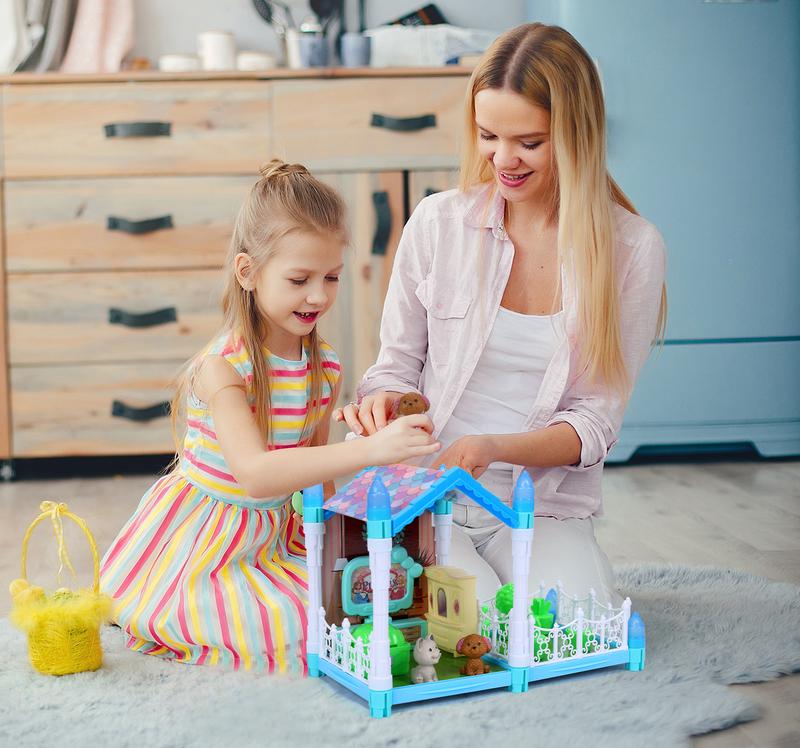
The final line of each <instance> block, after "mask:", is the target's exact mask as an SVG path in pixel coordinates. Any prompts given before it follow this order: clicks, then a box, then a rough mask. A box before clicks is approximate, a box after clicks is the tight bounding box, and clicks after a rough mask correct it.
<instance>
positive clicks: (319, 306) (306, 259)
mask: <svg viewBox="0 0 800 748" xmlns="http://www.w3.org/2000/svg"><path fill="white" fill-rule="evenodd" d="M343 255H344V243H343V241H342V237H341V235H340V234H338V233H334V234H321V233H317V232H311V231H293V232H291V233H290V234H288V235H286V236H285V237H284V238H283V239H281V242H280V246H279V247H278V248H277V250H276V251H275V253H274V254H273V255H272V256H271V257H270V258H269V259H268V260H267V261H266V262H265V263H264V265H263V266H262V268H261V270H260V271H259V272H258V273H257V274H256V277H255V278H251V277H250V275H252V273H250V274H248V272H247V270H248V269H249V268H250V267H251V258H250V257H249V256H248V255H246V254H244V253H242V254H239V255H237V258H236V275H237V277H238V278H239V282H240V283H241V284H242V286H243V287H244V288H247V289H250V290H253V292H254V294H255V300H256V304H257V305H258V309H259V311H260V312H261V314H263V315H264V317H265V319H266V321H267V328H268V334H267V340H266V341H265V344H266V346H267V348H269V350H270V352H271V353H273V354H275V355H276V356H281V357H282V358H288V359H296V358H298V357H299V356H300V347H299V345H300V341H301V340H302V338H303V337H304V336H306V335H308V334H309V333H310V332H311V331H312V330H313V329H314V326H315V325H316V324H317V322H318V321H319V319H320V317H322V315H323V314H325V312H327V311H328V309H330V308H331V306H332V305H333V302H334V301H335V300H336V293H337V291H338V290H339V275H340V273H341V272H342V267H343V261H342V260H343ZM240 258H241V259H240Z"/></svg>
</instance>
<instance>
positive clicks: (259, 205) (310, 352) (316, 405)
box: [172, 159, 348, 459]
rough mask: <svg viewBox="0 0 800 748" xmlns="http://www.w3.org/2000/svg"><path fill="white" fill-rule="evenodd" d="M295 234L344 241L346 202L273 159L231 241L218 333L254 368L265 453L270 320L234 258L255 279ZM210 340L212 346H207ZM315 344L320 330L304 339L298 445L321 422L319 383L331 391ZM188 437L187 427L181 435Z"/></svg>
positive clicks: (180, 389)
mask: <svg viewBox="0 0 800 748" xmlns="http://www.w3.org/2000/svg"><path fill="white" fill-rule="evenodd" d="M294 231H309V232H315V233H320V234H328V235H330V234H339V235H340V236H341V237H342V243H343V244H344V243H346V242H347V240H348V239H347V237H348V233H347V221H346V208H345V204H344V201H343V200H342V198H341V197H340V196H339V194H338V193H337V192H336V190H334V189H333V188H332V187H329V186H328V185H326V184H324V183H323V182H321V181H320V180H318V179H316V178H315V177H314V176H312V175H311V173H310V172H309V171H308V169H306V168H305V167H304V166H301V165H300V164H287V163H284V162H283V161H280V160H278V159H273V160H272V161H270V162H269V163H268V164H267V165H266V166H264V167H262V169H261V178H260V179H259V180H258V181H257V182H256V183H255V184H254V185H253V187H252V188H251V189H250V193H249V195H248V196H247V198H246V199H245V201H244V204H243V205H242V207H241V209H240V210H239V215H238V216H237V218H236V223H235V225H234V229H233V235H232V236H231V241H230V245H229V247H228V255H227V258H226V260H225V267H224V272H225V288H224V291H223V294H222V313H223V323H222V327H221V330H220V331H219V332H218V333H217V335H215V337H214V340H216V339H217V338H218V337H219V335H222V334H227V333H229V334H232V335H234V336H235V340H236V341H239V340H240V341H241V343H242V344H243V346H244V348H245V350H246V351H247V355H248V356H249V358H250V361H251V362H252V364H253V381H252V383H251V384H250V385H249V388H248V389H249V391H250V392H251V393H252V396H253V398H254V400H255V419H256V423H257V424H258V427H259V431H260V433H261V434H263V437H264V444H265V446H266V447H267V448H269V446H270V445H271V443H272V441H271V439H272V428H271V422H272V419H271V417H270V416H271V409H272V405H271V400H272V399H271V396H270V386H269V361H268V359H267V357H266V356H265V355H264V348H263V345H264V340H265V339H266V336H267V334H268V332H269V329H268V326H267V321H266V320H265V319H264V317H263V315H262V314H261V313H260V312H259V310H258V306H257V304H256V300H255V295H254V294H255V291H252V290H246V289H245V288H243V287H242V285H241V283H239V280H238V279H237V277H236V271H235V258H236V255H238V254H239V253H240V252H244V253H245V254H247V255H249V256H250V258H251V264H250V268H249V273H252V274H253V275H256V274H258V273H259V272H260V270H261V269H262V268H263V267H264V265H265V263H266V262H267V260H269V258H270V257H272V256H273V255H274V254H275V252H276V251H278V248H279V244H280V241H281V239H283V238H284V237H285V236H286V235H287V234H290V233H291V232H294ZM212 342H213V341H212ZM323 342H324V341H323V340H322V339H321V338H320V336H319V333H318V332H317V328H316V327H314V329H313V330H312V331H311V333H310V334H309V335H308V336H307V338H306V341H305V347H306V351H307V356H308V364H309V372H310V376H311V396H310V402H309V408H308V411H307V413H306V417H305V422H304V424H303V429H302V434H301V437H300V438H301V441H302V440H304V439H306V438H310V437H312V436H313V433H314V429H315V428H316V425H317V424H319V423H320V415H321V411H322V410H323V406H322V382H323V378H324V379H325V380H327V382H328V384H329V385H330V387H331V392H333V388H334V384H335V382H334V380H333V375H332V374H330V373H329V371H328V370H327V369H325V368H324V367H323V356H322V350H321V346H322V343H323ZM194 363H195V359H192V360H191V361H189V363H188V364H187V366H186V368H185V370H184V372H183V374H182V376H181V377H180V379H179V383H178V386H177V388H176V393H175V397H174V398H173V401H172V424H173V435H174V437H175V444H176V452H177V456H178V457H177V458H176V459H178V458H179V457H180V453H181V450H182V445H181V442H182V438H181V437H182V434H181V435H180V436H179V432H178V422H179V413H180V412H181V408H182V406H183V403H184V399H185V396H186V393H187V390H188V388H189V387H190V385H191V381H190V380H191V377H192V376H193V372H194ZM183 431H185V428H184V429H183Z"/></svg>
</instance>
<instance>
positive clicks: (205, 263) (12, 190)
mask: <svg viewBox="0 0 800 748" xmlns="http://www.w3.org/2000/svg"><path fill="white" fill-rule="evenodd" d="M254 182H255V177H154V178H147V177H129V178H126V179H80V180H67V179H63V180H61V179H59V180H30V181H11V182H8V183H7V184H6V190H5V207H6V211H5V213H6V267H7V269H8V271H9V272H20V271H22V272H28V271H42V270H45V271H52V270H115V269H145V268H147V269H150V268H154V269H155V268H185V267H187V266H190V267H218V266H221V265H222V263H223V260H224V257H225V254H226V252H227V249H228V242H229V240H230V236H231V232H232V230H233V223H234V220H235V218H236V214H237V212H238V210H239V206H240V205H241V204H242V202H243V201H244V198H245V196H246V195H247V192H248V190H249V189H250V187H251V185H252V184H253V183H254Z"/></svg>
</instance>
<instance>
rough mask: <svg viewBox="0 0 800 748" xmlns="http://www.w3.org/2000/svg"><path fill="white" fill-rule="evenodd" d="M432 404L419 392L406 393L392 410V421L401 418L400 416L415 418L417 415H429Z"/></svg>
mask: <svg viewBox="0 0 800 748" xmlns="http://www.w3.org/2000/svg"><path fill="white" fill-rule="evenodd" d="M430 407H431V403H430V401H429V400H428V398H427V397H425V395H422V394H420V393H419V392H406V394H405V395H403V396H402V397H401V398H400V399H399V400H397V401H396V402H395V404H394V407H393V408H392V417H391V419H390V420H394V419H395V418H400V416H413V415H416V414H417V413H427V412H428V409H429V408H430Z"/></svg>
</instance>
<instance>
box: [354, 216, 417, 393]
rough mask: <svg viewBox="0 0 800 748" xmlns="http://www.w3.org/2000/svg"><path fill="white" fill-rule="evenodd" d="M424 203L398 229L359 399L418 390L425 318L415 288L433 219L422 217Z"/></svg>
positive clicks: (359, 387) (360, 386)
mask: <svg viewBox="0 0 800 748" xmlns="http://www.w3.org/2000/svg"><path fill="white" fill-rule="evenodd" d="M425 203H426V201H423V202H422V203H421V204H420V205H418V206H417V208H416V210H415V211H414V212H413V213H412V214H411V217H410V218H409V219H408V223H407V224H406V225H405V227H404V229H403V234H402V236H401V238H400V243H399V245H398V247H397V253H396V254H395V258H394V264H393V266H392V275H391V278H390V279H389V287H388V290H387V292H386V299H385V301H384V304H383V315H382V317H381V328H380V339H381V348H380V352H379V353H378V358H377V360H376V361H375V363H374V364H373V365H372V366H371V367H370V368H369V369H367V371H366V373H365V374H364V377H363V379H362V380H361V383H360V384H359V386H358V397H359V399H361V398H363V397H364V396H365V395H370V394H372V393H375V392H378V391H393V392H400V393H405V392H409V391H411V390H416V389H418V388H419V378H420V374H421V372H422V367H423V366H424V364H425V356H426V353H427V350H428V322H427V312H426V311H425V307H424V306H423V305H422V303H421V302H420V300H419V299H418V298H417V295H416V291H417V288H418V287H419V285H420V283H422V281H423V280H424V279H425V278H426V276H427V275H428V273H429V272H430V265H431V259H430V258H431V255H432V247H431V233H432V229H431V227H430V225H429V224H431V223H432V221H429V220H427V219H426V218H425V214H426V205H425ZM426 227H427V228H426Z"/></svg>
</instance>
